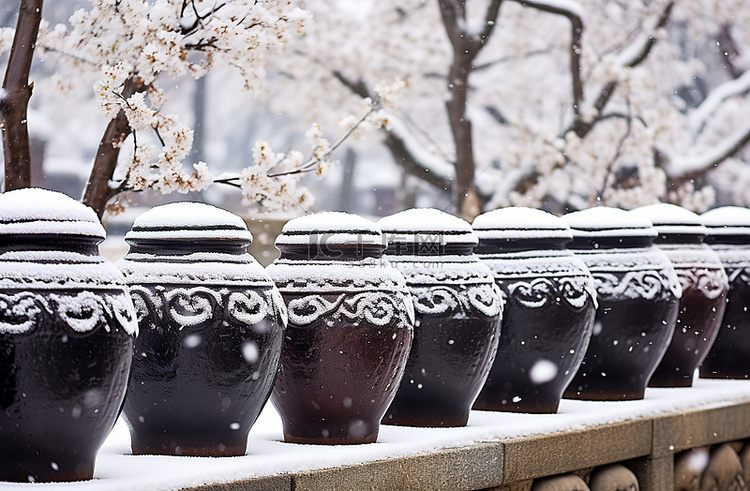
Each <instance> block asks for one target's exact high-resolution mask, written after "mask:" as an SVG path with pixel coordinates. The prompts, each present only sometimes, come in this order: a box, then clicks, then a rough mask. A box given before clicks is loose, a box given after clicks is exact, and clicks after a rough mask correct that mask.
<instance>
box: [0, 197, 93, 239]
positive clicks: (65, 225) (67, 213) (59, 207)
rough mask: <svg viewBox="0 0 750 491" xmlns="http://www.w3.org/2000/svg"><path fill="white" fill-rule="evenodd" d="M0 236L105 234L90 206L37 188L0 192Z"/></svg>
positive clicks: (89, 235) (90, 235) (91, 235)
mask: <svg viewBox="0 0 750 491" xmlns="http://www.w3.org/2000/svg"><path fill="white" fill-rule="evenodd" d="M3 235H82V236H88V237H96V238H99V239H102V240H103V239H104V238H105V237H106V234H105V232H104V227H102V224H101V223H100V222H99V218H98V217H97V216H96V213H95V212H94V210H93V209H91V208H89V207H88V206H86V205H84V204H83V203H80V202H78V201H76V200H74V199H73V198H71V197H69V196H67V195H65V194H63V193H58V192H57V191H49V190H46V189H38V188H23V189H16V190H14V191H8V192H7V193H3V194H0V236H3Z"/></svg>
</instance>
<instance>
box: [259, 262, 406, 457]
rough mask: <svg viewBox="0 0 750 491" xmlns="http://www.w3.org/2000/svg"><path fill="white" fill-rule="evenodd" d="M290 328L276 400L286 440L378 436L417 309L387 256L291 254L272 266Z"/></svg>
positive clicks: (333, 441) (400, 374)
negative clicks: (313, 257) (338, 257)
mask: <svg viewBox="0 0 750 491" xmlns="http://www.w3.org/2000/svg"><path fill="white" fill-rule="evenodd" d="M267 271H268V273H269V274H270V276H271V277H272V278H273V279H274V281H275V282H276V285H277V286H278V288H279V290H280V291H281V294H282V296H283V298H284V301H285V302H286V305H287V308H288V312H289V326H288V328H287V333H286V337H285V339H284V348H283V351H282V355H281V367H280V370H279V376H278V379H277V381H276V384H275V386H274V388H273V393H272V395H271V401H272V402H273V404H274V406H275V407H276V409H277V410H278V412H279V414H280V415H281V419H282V421H283V425H284V439H285V441H287V442H293V443H317V444H356V443H369V442H374V441H376V439H377V435H378V431H379V428H380V420H381V419H382V417H383V415H384V414H385V411H386V409H387V408H388V406H389V405H390V403H391V401H392V400H393V397H394V395H395V393H396V389H397V388H398V385H399V383H400V382H401V378H402V377H403V373H404V368H405V364H406V358H407V356H408V354H409V350H410V348H411V344H412V340H413V324H414V311H413V307H412V304H411V297H410V295H409V293H408V291H407V289H406V284H405V283H404V279H403V277H402V276H401V275H400V274H399V273H398V271H396V270H395V269H393V268H391V267H390V266H388V264H387V262H386V261H384V260H383V259H376V258H372V257H369V258H362V259H352V260H341V261H339V260H333V259H322V260H311V259H304V258H301V257H299V258H296V259H288V258H285V257H284V256H283V254H282V258H280V259H277V260H276V261H274V262H273V264H271V265H269V266H268V268H267Z"/></svg>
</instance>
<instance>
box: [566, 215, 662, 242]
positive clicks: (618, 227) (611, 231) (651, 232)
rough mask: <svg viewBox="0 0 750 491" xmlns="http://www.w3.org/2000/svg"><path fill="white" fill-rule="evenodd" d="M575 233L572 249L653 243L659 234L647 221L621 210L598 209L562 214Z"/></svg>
mask: <svg viewBox="0 0 750 491" xmlns="http://www.w3.org/2000/svg"><path fill="white" fill-rule="evenodd" d="M562 218H563V220H565V221H566V222H567V223H568V225H570V229H571V231H572V232H573V243H572V244H571V246H572V247H574V248H575V247H578V246H582V245H584V244H589V245H593V246H594V247H598V246H599V245H610V246H619V245H622V246H626V245H644V244H651V243H652V242H653V240H654V239H655V238H656V237H657V235H658V233H657V231H656V229H655V228H654V226H653V225H652V224H651V221H650V220H649V219H648V218H645V217H642V216H639V215H636V214H634V213H630V212H628V211H625V210H622V209H620V208H611V207H608V206H597V207H594V208H589V209H587V210H582V211H575V212H573V213H568V214H567V215H563V217H562Z"/></svg>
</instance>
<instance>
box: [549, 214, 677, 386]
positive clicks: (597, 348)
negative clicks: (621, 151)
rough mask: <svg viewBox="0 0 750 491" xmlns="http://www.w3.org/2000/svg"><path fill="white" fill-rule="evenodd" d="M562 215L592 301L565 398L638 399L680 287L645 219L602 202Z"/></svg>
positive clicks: (669, 329) (670, 327) (668, 335)
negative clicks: (588, 331) (590, 327)
mask: <svg viewBox="0 0 750 491" xmlns="http://www.w3.org/2000/svg"><path fill="white" fill-rule="evenodd" d="M563 218H564V219H565V220H566V221H567V222H568V225H570V228H571V230H572V231H573V241H572V242H571V243H570V245H569V246H568V247H569V248H570V249H572V250H573V251H574V252H575V253H576V255H578V256H579V257H580V258H581V259H582V260H583V262H584V263H586V266H588V268H589V271H591V274H592V276H593V277H594V281H595V282H596V291H597V298H598V303H599V305H598V307H597V310H596V319H595V321H594V332H593V335H592V337H591V343H590V344H589V347H588V350H586V356H585V357H584V359H583V362H582V363H581V367H580V368H579V369H578V373H576V376H575V378H574V379H573V381H572V382H571V383H570V385H569V386H568V389H567V390H566V391H565V397H566V398H571V399H586V400H634V399H643V396H644V393H645V389H646V386H647V385H648V382H649V380H650V379H651V376H652V375H653V373H654V370H656V367H657V365H658V364H659V362H660V361H661V359H662V356H663V355H664V353H665V351H666V350H667V348H668V347H669V342H670V341H671V339H672V335H673V333H674V325H675V321H676V319H677V311H678V308H679V299H680V296H681V294H682V291H681V288H680V283H679V280H678V279H677V275H676V274H675V271H674V268H673V267H672V263H671V262H670V261H669V258H668V257H667V256H666V254H665V253H664V252H663V251H661V250H660V249H659V248H657V247H656V246H654V245H653V242H654V239H656V236H657V232H656V229H655V228H654V227H653V226H652V224H651V222H650V221H649V220H648V219H645V218H643V217H639V216H637V215H635V214H632V213H629V212H627V211H625V210H621V209H618V208H609V207H604V206H602V207H597V208H589V209H588V210H584V211H577V212H574V213H570V214H568V215H565V216H564V217H563Z"/></svg>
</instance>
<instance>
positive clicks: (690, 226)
mask: <svg viewBox="0 0 750 491" xmlns="http://www.w3.org/2000/svg"><path fill="white" fill-rule="evenodd" d="M630 212H631V213H633V214H635V215H638V216H640V217H643V218H646V219H648V220H649V221H651V223H652V224H653V226H654V228H656V232H657V233H658V234H659V236H660V237H667V236H678V235H679V236H688V237H696V236H698V237H705V236H706V234H707V233H708V230H707V229H706V227H704V226H703V222H702V221H701V217H700V216H699V215H697V214H696V213H693V212H692V211H690V210H686V209H685V208H683V207H681V206H677V205H673V204H670V203H658V204H654V205H646V206H641V207H639V208H636V209H634V210H631V211H630Z"/></svg>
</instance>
